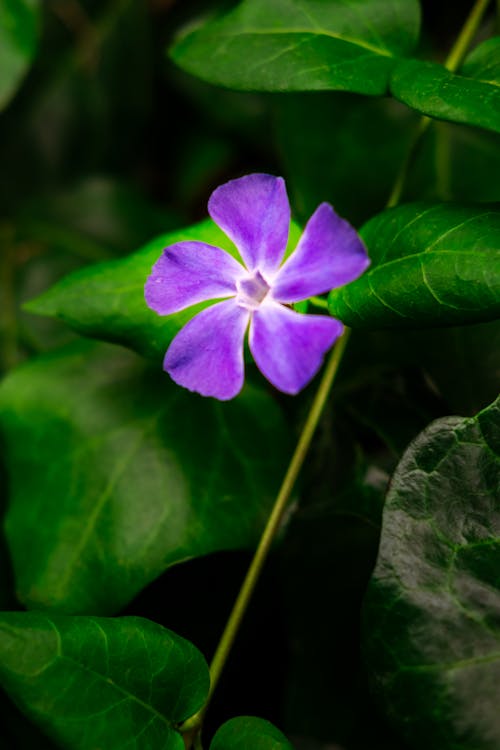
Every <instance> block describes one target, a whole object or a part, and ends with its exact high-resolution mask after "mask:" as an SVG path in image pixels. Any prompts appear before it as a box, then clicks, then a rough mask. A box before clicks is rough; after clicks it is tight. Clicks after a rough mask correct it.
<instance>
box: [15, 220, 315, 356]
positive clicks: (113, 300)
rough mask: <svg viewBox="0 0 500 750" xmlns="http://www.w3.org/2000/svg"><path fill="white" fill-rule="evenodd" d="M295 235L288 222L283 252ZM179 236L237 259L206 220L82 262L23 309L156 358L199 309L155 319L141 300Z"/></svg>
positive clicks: (232, 248) (220, 234) (296, 233)
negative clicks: (114, 255)
mask: <svg viewBox="0 0 500 750" xmlns="http://www.w3.org/2000/svg"><path fill="white" fill-rule="evenodd" d="M299 234H300V230H299V228H298V227H297V226H296V225H295V224H292V226H291V230H290V242H289V250H290V249H291V248H293V247H294V246H295V245H296V243H297V240H298V236H299ZM181 240H200V241H202V242H207V243H208V244H209V245H216V246H218V247H222V248H224V249H225V250H227V251H228V252H230V253H231V254H232V255H234V256H235V257H237V251H236V249H235V247H234V245H233V244H232V243H231V242H230V241H229V240H228V238H227V237H226V235H225V234H223V232H222V231H221V230H220V229H219V228H218V227H217V226H216V225H215V224H214V223H213V222H212V221H211V220H209V219H207V220H205V221H202V222H200V223H199V224H196V225H194V226H191V227H187V228H185V229H179V230H176V231H175V232H171V233H170V234H165V235H162V236H161V237H157V238H156V239H154V240H152V241H151V242H150V243H148V244H147V245H146V246H145V247H144V248H142V250H139V251H138V252H136V253H134V254H133V255H130V256H128V257H127V258H123V259H120V260H116V261H109V262H105V263H99V264H96V265H93V266H87V267H86V268H84V269H82V270H81V271H77V272H75V273H73V274H71V275H69V276H67V277H66V278H64V279H62V281H60V282H59V283H58V284H56V285H55V286H54V287H52V288H51V289H50V290H49V291H48V292H46V293H45V294H43V295H42V296H41V297H38V298H37V299H35V300H33V301H32V302H29V303H28V304H27V305H26V306H25V309H27V310H28V311H30V312H35V313H38V314H40V315H51V316H55V317H57V318H60V319H61V320H63V321H64V322H65V323H67V324H68V325H69V326H71V328H73V329H74V330H75V331H78V332H79V333H83V334H85V335H86V336H92V337H94V338H99V339H103V340H104V341H111V342H115V343H119V344H124V345H126V346H129V347H130V348H132V349H135V350H136V351H138V352H140V353H141V354H144V355H146V356H148V357H153V358H155V359H157V360H162V359H163V357H164V355H165V351H166V349H167V347H168V344H169V343H170V342H171V341H172V339H173V338H174V336H175V334H176V333H177V332H178V331H179V330H180V328H182V326H183V325H184V324H185V323H186V322H187V321H188V320H189V319H190V318H191V317H192V316H193V315H194V314H195V313H196V312H199V310H202V309H203V308H204V307H207V303H206V302H204V303H201V304H199V305H195V306H194V307H191V308H189V309H188V310H185V311H183V312H180V313H177V314H176V315H167V316H162V317H160V316H159V315H157V314H156V313H155V312H153V310H150V309H149V308H148V307H147V305H146V302H145V301H144V284H145V282H146V279H147V278H148V276H149V274H150V273H151V268H152V266H153V264H154V263H155V262H156V261H157V260H158V258H159V257H160V255H161V252H162V250H163V248H164V247H166V246H167V245H171V244H173V243H174V242H178V241H181Z"/></svg>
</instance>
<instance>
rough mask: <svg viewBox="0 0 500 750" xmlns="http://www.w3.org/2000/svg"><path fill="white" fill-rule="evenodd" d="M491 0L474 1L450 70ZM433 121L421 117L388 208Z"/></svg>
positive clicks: (397, 196) (398, 194)
mask: <svg viewBox="0 0 500 750" xmlns="http://www.w3.org/2000/svg"><path fill="white" fill-rule="evenodd" d="M489 2H490V0H476V2H475V3H474V6H473V7H472V10H471V12H470V13H469V15H468V16H467V19H466V21H465V23H464V25H463V26H462V29H461V31H460V33H459V35H458V37H457V38H456V40H455V43H454V45H453V47H452V48H451V50H450V52H449V54H448V57H447V58H446V60H445V61H444V63H443V65H444V67H445V68H447V69H448V70H449V71H450V72H452V73H455V72H456V71H457V70H458V68H459V66H460V64H461V62H462V60H463V59H464V57H465V55H466V53H467V50H468V48H469V46H470V43H471V42H472V40H473V38H474V36H475V35H476V32H477V30H478V27H479V24H480V23H481V19H482V17H483V15H484V12H485V11H486V8H487V7H488V4H489ZM431 122H432V119H431V118H430V117H426V116H425V115H424V116H423V117H421V118H420V120H419V123H418V125H417V127H416V130H415V132H414V134H413V139H412V141H411V143H410V147H409V149H408V151H407V154H406V158H405V160H404V162H403V164H402V165H401V169H400V170H399V172H398V175H397V177H396V180H395V182H394V186H393V188H392V192H391V194H390V196H389V200H388V201H387V204H386V208H393V206H396V205H397V204H398V203H399V201H400V200H401V195H402V193H403V187H404V184H405V181H406V177H407V175H408V172H409V171H410V167H411V166H412V164H413V162H414V159H415V156H416V154H417V151H418V149H419V147H420V142H421V140H422V138H423V136H424V135H425V133H426V132H427V130H428V128H429V125H430V124H431Z"/></svg>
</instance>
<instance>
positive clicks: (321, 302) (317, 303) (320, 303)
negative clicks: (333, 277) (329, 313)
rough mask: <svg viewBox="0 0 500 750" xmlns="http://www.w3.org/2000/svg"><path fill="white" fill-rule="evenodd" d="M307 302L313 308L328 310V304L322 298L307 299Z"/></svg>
mask: <svg viewBox="0 0 500 750" xmlns="http://www.w3.org/2000/svg"><path fill="white" fill-rule="evenodd" d="M309 302H310V303H311V305H314V306H315V307H321V309H322V310H328V302H327V301H326V299H323V298H322V297H309Z"/></svg>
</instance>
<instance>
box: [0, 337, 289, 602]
mask: <svg viewBox="0 0 500 750" xmlns="http://www.w3.org/2000/svg"><path fill="white" fill-rule="evenodd" d="M0 427H1V429H2V432H3V434H4V438H5V443H6V456H5V459H6V465H7V469H8V471H9V475H10V482H11V500H10V505H9V510H8V513H7V518H6V535H7V541H8V544H9V547H10V551H11V556H12V560H13V567H14V573H15V578H16V588H17V592H18V595H19V596H20V598H21V600H22V601H23V602H24V603H25V604H27V605H29V606H32V607H36V608H43V607H50V608H54V609H58V610H60V611H64V612H66V613H70V614H79V613H91V614H95V613H105V614H107V613H112V612H115V611H117V610H118V609H120V608H121V607H122V606H124V605H125V604H126V603H127V602H129V601H130V600H131V599H132V597H134V596H135V595H136V594H137V593H138V592H139V591H140V590H141V589H142V588H143V587H144V586H145V585H146V584H147V583H149V582H150V581H152V580H153V579H154V578H156V577H157V576H158V575H159V574H160V573H162V572H163V571H164V570H165V569H166V568H167V567H169V566H171V565H174V564H176V563H179V562H181V561H183V560H186V559H188V558H191V557H196V556H200V555H205V554H207V553H209V552H213V551H215V550H221V549H237V548H240V547H247V546H251V545H253V544H255V543H256V541H257V538H258V535H259V533H260V532H261V530H262V527H263V524H264V523H265V520H266V517H267V514H268V512H269V509H270V507H271V505H272V502H273V499H274V495H275V493H276V491H277V489H278V487H279V483H280V480H281V477H282V474H283V472H284V469H285V467H286V463H287V460H288V455H289V449H288V442H287V438H286V437H284V436H286V434H287V429H286V426H285V424H284V422H283V419H282V416H281V412H280V410H279V409H278V407H277V406H276V404H275V402H274V401H273V399H272V397H271V396H269V395H267V394H266V393H265V392H263V391H261V390H259V389H258V388H255V387H250V386H248V387H247V388H246V389H244V390H243V392H242V393H241V394H240V396H239V397H238V398H237V399H236V400H234V401H232V402H228V403H221V402H219V401H215V400H213V399H204V398H202V397H200V396H197V395H194V394H191V393H189V392H188V391H186V390H184V389H182V388H179V387H178V386H176V385H175V384H174V383H173V382H172V381H171V380H170V378H169V377H168V376H167V375H165V373H163V372H162V371H161V370H159V369H158V370H157V369H156V368H154V370H153V372H151V370H150V369H148V366H146V365H145V363H144V360H142V359H141V358H139V357H137V356H136V355H134V354H132V353H131V352H127V351H126V350H123V349H120V348H117V347H111V346H107V345H102V344H101V345H96V344H93V343H91V342H83V343H81V342H77V343H76V344H74V345H72V346H70V347H67V348H66V349H64V350H60V351H58V352H56V353H53V354H51V355H48V356H44V357H41V358H40V359H38V360H33V361H31V362H30V363H29V364H26V365H25V366H23V367H21V368H20V369H19V370H17V371H14V372H12V373H11V374H10V375H9V376H8V377H7V378H6V379H5V380H4V382H3V383H2V386H1V388H0Z"/></svg>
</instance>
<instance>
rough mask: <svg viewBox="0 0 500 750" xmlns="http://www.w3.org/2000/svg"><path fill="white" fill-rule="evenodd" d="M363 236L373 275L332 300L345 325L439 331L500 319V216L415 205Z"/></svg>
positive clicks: (383, 218)
mask: <svg viewBox="0 0 500 750" xmlns="http://www.w3.org/2000/svg"><path fill="white" fill-rule="evenodd" d="M361 234H362V236H363V239H364V241H365V242H366V245H367V247H368V252H369V255H370V258H371V260H372V265H371V267H370V268H369V269H368V271H367V272H366V273H365V274H363V276H361V277H360V278H359V279H357V280H356V281H354V282H353V283H352V284H348V285H347V286H345V287H341V288H339V289H334V290H333V291H332V292H331V293H330V297H329V308H330V312H331V313H332V315H334V316H335V317H338V318H340V319H341V320H343V321H344V323H347V324H348V325H350V326H353V327H357V326H358V327H364V328H389V327H401V326H403V327H408V328H411V327H413V328H414V327H422V326H432V327H437V326H442V325H453V324H463V323H474V322H479V321H483V320H484V321H486V320H492V319H495V318H496V317H498V315H499V314H500V211H498V210H495V209H494V208H490V207H489V206H484V207H478V206H476V207H466V206H459V205H454V204H434V205H432V204H424V203H410V204H407V205H403V206H399V207H397V208H394V209H390V210H389V211H385V212H384V213H382V214H380V215H379V216H376V217H374V218H373V219H372V220H371V221H369V222H368V224H366V225H365V226H364V227H363V229H362V232H361Z"/></svg>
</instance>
